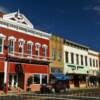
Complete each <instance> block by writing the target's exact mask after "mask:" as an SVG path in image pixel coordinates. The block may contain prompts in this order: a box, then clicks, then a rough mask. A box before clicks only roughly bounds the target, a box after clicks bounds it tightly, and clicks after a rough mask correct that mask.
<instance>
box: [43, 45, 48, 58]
mask: <svg viewBox="0 0 100 100" xmlns="http://www.w3.org/2000/svg"><path fill="white" fill-rule="evenodd" d="M47 47H48V46H47V45H45V44H44V45H42V56H44V57H46V56H47Z"/></svg>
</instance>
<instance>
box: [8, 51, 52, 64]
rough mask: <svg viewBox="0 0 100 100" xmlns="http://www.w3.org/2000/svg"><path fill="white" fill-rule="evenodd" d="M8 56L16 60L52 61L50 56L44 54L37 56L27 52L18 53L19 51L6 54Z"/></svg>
mask: <svg viewBox="0 0 100 100" xmlns="http://www.w3.org/2000/svg"><path fill="white" fill-rule="evenodd" d="M8 56H9V58H14V59H17V60H24V61H27V60H28V61H30V62H32V61H36V62H48V63H49V62H53V59H52V58H51V57H45V56H38V55H30V54H27V53H23V54H22V53H20V52H14V54H8Z"/></svg>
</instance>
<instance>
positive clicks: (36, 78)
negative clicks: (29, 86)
mask: <svg viewBox="0 0 100 100" xmlns="http://www.w3.org/2000/svg"><path fill="white" fill-rule="evenodd" d="M34 84H40V75H34Z"/></svg>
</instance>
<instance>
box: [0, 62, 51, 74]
mask: <svg viewBox="0 0 100 100" xmlns="http://www.w3.org/2000/svg"><path fill="white" fill-rule="evenodd" d="M15 67H16V63H14V62H9V63H8V73H16V71H15ZM21 67H22V72H23V73H44V74H47V73H49V67H48V66H47V65H35V64H21ZM0 72H4V62H3V61H2V62H0Z"/></svg>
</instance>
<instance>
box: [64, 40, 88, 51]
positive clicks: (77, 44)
mask: <svg viewBox="0 0 100 100" xmlns="http://www.w3.org/2000/svg"><path fill="white" fill-rule="evenodd" d="M64 42H65V43H66V42H68V43H71V44H73V45H76V46H80V47H83V48H86V49H89V47H88V46H85V45H82V44H79V43H76V42H73V41H71V40H64Z"/></svg>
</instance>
